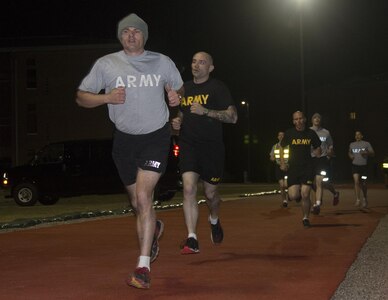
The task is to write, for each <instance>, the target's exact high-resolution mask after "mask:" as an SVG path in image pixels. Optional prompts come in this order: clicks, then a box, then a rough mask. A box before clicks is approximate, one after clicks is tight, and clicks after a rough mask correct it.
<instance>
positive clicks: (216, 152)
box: [179, 140, 225, 184]
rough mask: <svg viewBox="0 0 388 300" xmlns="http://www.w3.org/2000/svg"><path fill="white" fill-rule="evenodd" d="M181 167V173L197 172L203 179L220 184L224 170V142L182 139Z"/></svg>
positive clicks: (180, 143)
mask: <svg viewBox="0 0 388 300" xmlns="http://www.w3.org/2000/svg"><path fill="white" fill-rule="evenodd" d="M179 146H180V157H179V168H180V172H181V174H183V173H185V172H189V171H190V172H195V173H197V174H199V176H200V178H201V179H202V180H203V181H206V182H208V183H210V184H218V183H219V182H220V181H221V178H222V175H223V172H224V160H225V149H224V145H223V143H192V142H187V141H183V140H180V142H179Z"/></svg>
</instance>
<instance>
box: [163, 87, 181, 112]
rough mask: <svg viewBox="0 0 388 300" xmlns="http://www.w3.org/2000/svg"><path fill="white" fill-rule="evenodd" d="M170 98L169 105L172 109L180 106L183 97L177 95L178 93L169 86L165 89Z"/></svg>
mask: <svg viewBox="0 0 388 300" xmlns="http://www.w3.org/2000/svg"><path fill="white" fill-rule="evenodd" d="M165 89H166V92H167V97H168V105H170V106H171V107H174V106H178V105H179V104H180V103H181V98H182V97H181V95H179V94H178V93H177V91H175V90H173V89H171V87H170V86H169V85H166V87H165Z"/></svg>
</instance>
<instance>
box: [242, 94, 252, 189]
mask: <svg viewBox="0 0 388 300" xmlns="http://www.w3.org/2000/svg"><path fill="white" fill-rule="evenodd" d="M241 105H242V106H245V107H246V111H247V114H246V118H247V128H248V136H244V144H247V166H246V170H245V171H244V183H248V182H249V181H250V176H251V120H250V113H249V102H248V101H245V100H243V101H241Z"/></svg>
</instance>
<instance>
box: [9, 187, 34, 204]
mask: <svg viewBox="0 0 388 300" xmlns="http://www.w3.org/2000/svg"><path fill="white" fill-rule="evenodd" d="M12 196H13V199H14V200H15V202H16V203H17V204H18V205H20V206H33V205H35V203H36V202H37V201H38V198H39V195H38V189H37V188H36V186H35V185H34V184H32V183H20V184H18V185H17V186H16V187H15V190H14V191H13V195H12Z"/></svg>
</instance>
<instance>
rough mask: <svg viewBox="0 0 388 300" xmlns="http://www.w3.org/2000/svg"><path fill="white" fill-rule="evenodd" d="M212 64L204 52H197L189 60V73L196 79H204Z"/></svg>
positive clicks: (212, 67)
mask: <svg viewBox="0 0 388 300" xmlns="http://www.w3.org/2000/svg"><path fill="white" fill-rule="evenodd" d="M213 69H214V66H213V64H212V62H211V61H210V59H209V56H208V55H206V53H201V52H200V53H197V54H195V55H194V56H193V60H192V62H191V73H192V74H193V77H194V79H196V80H197V81H201V80H204V81H206V80H207V78H208V77H209V74H210V72H211V71H213Z"/></svg>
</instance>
